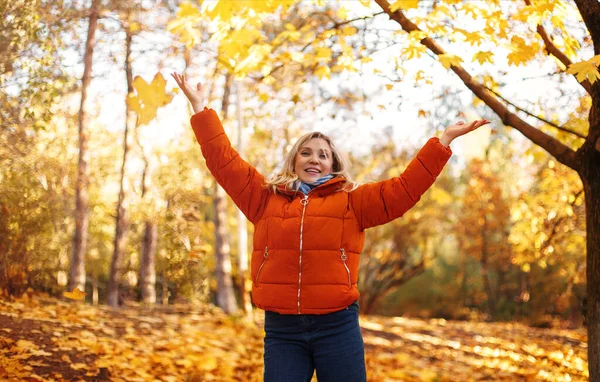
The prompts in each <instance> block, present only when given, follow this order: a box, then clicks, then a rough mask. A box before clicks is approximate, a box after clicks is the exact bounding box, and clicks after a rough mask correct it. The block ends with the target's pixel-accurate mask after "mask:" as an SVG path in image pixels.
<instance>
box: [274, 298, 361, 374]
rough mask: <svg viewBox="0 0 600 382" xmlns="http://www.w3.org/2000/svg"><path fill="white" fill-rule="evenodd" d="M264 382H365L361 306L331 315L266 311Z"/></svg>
mask: <svg viewBox="0 0 600 382" xmlns="http://www.w3.org/2000/svg"><path fill="white" fill-rule="evenodd" d="M265 333H266V336H265V372H264V380H265V382H309V381H310V380H311V378H312V375H313V373H314V371H315V369H316V370H317V379H318V380H319V382H334V381H335V382H337V381H344V382H365V381H366V380H367V376H366V368H365V346H364V343H363V339H362V335H361V333H360V327H359V326H358V305H356V303H354V304H352V305H350V306H349V307H348V308H346V309H344V310H341V311H338V312H333V313H329V314H323V315H316V314H301V315H288V314H279V313H274V312H268V311H267V312H265Z"/></svg>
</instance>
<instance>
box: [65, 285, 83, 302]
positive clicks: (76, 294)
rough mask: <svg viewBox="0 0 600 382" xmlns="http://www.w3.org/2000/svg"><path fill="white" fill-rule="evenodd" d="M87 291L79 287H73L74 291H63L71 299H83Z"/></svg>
mask: <svg viewBox="0 0 600 382" xmlns="http://www.w3.org/2000/svg"><path fill="white" fill-rule="evenodd" d="M86 294H87V293H85V292H82V291H81V290H79V288H75V289H73V291H72V292H63V296H65V297H66V298H68V299H70V300H77V301H82V300H83V299H84V298H85V295H86Z"/></svg>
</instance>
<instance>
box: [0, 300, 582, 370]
mask: <svg viewBox="0 0 600 382" xmlns="http://www.w3.org/2000/svg"><path fill="white" fill-rule="evenodd" d="M260 316H261V315H260V314H259V315H258V317H259V318H257V320H256V321H257V322H251V321H247V320H245V319H242V318H239V317H238V318H236V317H228V316H226V315H224V314H223V313H221V312H220V311H219V310H218V309H216V308H214V307H210V306H207V307H204V308H198V307H196V308H194V309H191V308H190V307H187V306H169V307H166V308H165V307H159V308H156V309H152V310H150V309H143V308H122V309H118V310H113V309H109V308H103V307H100V308H98V307H92V306H90V305H86V304H83V303H80V302H71V301H69V302H63V301H59V300H55V299H51V298H48V297H44V296H40V295H35V294H33V295H32V294H26V295H24V296H23V297H22V298H20V299H17V300H12V301H9V300H6V299H4V300H1V299H0V380H2V381H109V380H112V381H261V380H262V337H263V333H264V332H263V330H262V323H261V322H260V321H261V319H260ZM361 326H362V331H363V335H364V340H365V347H366V357H367V370H368V380H369V381H431V382H433V381H439V382H442V381H585V380H587V379H588V377H587V362H586V359H587V357H586V352H587V343H586V341H587V337H586V335H585V331H583V330H579V331H572V330H558V329H532V328H529V327H526V326H522V325H519V324H500V323H491V324H490V323H474V322H449V321H444V320H415V319H405V318H383V317H373V316H361Z"/></svg>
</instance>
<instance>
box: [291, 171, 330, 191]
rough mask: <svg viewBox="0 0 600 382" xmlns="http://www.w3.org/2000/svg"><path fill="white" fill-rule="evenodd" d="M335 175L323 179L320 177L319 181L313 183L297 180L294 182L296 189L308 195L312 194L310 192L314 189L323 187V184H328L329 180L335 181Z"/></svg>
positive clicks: (328, 175)
mask: <svg viewBox="0 0 600 382" xmlns="http://www.w3.org/2000/svg"><path fill="white" fill-rule="evenodd" d="M333 177H334V175H333V174H327V175H325V176H323V177H320V178H319V179H317V180H315V181H314V182H313V183H304V182H302V181H300V180H296V181H295V182H294V189H295V190H296V189H297V190H298V191H300V192H302V193H303V194H304V195H306V194H308V193H309V192H310V190H312V189H313V188H315V187H317V186H320V185H322V184H323V183H326V182H327V181H328V180H330V179H333Z"/></svg>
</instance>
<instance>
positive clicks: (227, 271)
mask: <svg viewBox="0 0 600 382" xmlns="http://www.w3.org/2000/svg"><path fill="white" fill-rule="evenodd" d="M232 80H233V76H232V75H231V74H229V73H228V74H227V77H226V79H225V91H224V93H223V103H222V110H223V121H226V120H227V116H228V109H229V95H230V92H231V83H232ZM225 198H226V194H225V190H223V188H222V187H221V186H219V185H218V184H217V183H216V182H215V192H214V196H213V205H214V208H215V256H216V260H217V265H216V272H217V305H218V306H219V307H220V308H221V309H223V311H225V313H234V312H235V311H236V310H237V303H236V301H235V294H234V292H233V281H232V279H231V258H230V248H231V246H230V244H229V233H228V232H227V204H226V199H225Z"/></svg>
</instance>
